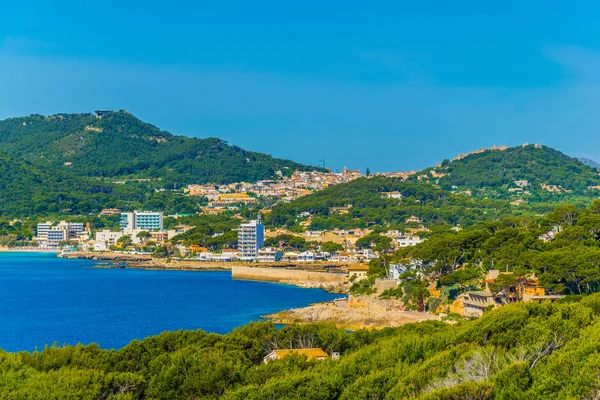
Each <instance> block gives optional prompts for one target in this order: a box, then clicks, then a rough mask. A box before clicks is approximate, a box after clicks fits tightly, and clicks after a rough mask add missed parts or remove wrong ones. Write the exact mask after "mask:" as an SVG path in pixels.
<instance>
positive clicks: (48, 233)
mask: <svg viewBox="0 0 600 400" xmlns="http://www.w3.org/2000/svg"><path fill="white" fill-rule="evenodd" d="M89 234H90V225H89V223H87V224H84V223H82V222H66V221H60V222H58V223H55V222H51V221H48V222H42V223H39V224H38V225H37V235H36V240H37V242H38V243H39V247H40V248H41V249H45V250H59V249H60V248H61V245H62V244H64V242H67V241H72V242H83V241H86V240H88V239H89Z"/></svg>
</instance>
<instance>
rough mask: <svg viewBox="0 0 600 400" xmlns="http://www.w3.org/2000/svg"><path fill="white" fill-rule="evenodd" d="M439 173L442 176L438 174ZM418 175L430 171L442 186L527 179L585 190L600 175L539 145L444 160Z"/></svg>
mask: <svg viewBox="0 0 600 400" xmlns="http://www.w3.org/2000/svg"><path fill="white" fill-rule="evenodd" d="M432 172H433V174H434V175H438V177H435V176H433V175H432ZM439 174H443V176H442V177H439ZM419 175H428V177H429V179H430V180H435V181H437V182H439V184H440V185H441V186H442V187H443V188H451V187H452V186H457V187H463V188H493V189H497V188H502V187H509V186H510V187H515V186H514V182H515V181H523V180H526V181H529V183H530V186H531V187H532V188H533V189H534V190H535V189H539V188H540V186H541V185H542V184H546V185H557V186H560V187H562V188H563V189H566V190H571V191H576V192H579V193H584V192H586V191H587V188H588V186H596V185H600V176H599V175H598V171H597V170H595V169H594V168H591V167H590V166H588V165H585V164H584V163H583V162H581V161H579V160H578V159H576V158H571V157H569V156H567V155H565V154H563V153H561V152H560V151H558V150H554V149H552V148H550V147H546V146H538V145H524V146H517V147H511V148H508V149H506V150H488V151H485V152H483V153H479V154H471V155H469V156H467V157H465V158H462V159H460V160H455V161H452V162H448V161H446V162H443V163H442V164H441V165H440V166H439V167H436V168H429V169H426V170H425V171H423V172H422V173H421V174H419Z"/></svg>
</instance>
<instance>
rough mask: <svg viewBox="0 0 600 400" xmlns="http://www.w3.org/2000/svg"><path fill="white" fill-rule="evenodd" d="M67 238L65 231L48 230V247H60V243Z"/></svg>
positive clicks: (57, 229)
mask: <svg viewBox="0 0 600 400" xmlns="http://www.w3.org/2000/svg"><path fill="white" fill-rule="evenodd" d="M66 236H67V235H66V234H65V231H64V230H62V229H60V228H58V227H53V228H50V229H49V230H48V245H49V246H51V247H58V245H59V243H60V242H62V241H64V240H66V239H67V237H66Z"/></svg>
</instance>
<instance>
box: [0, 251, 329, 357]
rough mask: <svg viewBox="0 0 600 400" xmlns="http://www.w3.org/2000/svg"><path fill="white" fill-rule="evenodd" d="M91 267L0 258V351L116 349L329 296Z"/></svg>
mask: <svg viewBox="0 0 600 400" xmlns="http://www.w3.org/2000/svg"><path fill="white" fill-rule="evenodd" d="M94 265H96V262H95V261H87V260H64V259H59V258H57V257H56V255H54V254H44V253H0V348H1V349H4V350H6V351H20V350H30V351H31V350H34V349H35V348H36V347H37V348H39V349H41V348H43V346H44V345H46V344H50V345H51V344H53V343H54V342H56V343H58V344H60V345H62V344H77V343H84V344H89V343H97V344H99V345H100V346H101V347H103V348H120V347H123V346H124V345H126V344H127V343H129V342H130V341H131V340H133V339H143V338H145V337H147V336H151V335H156V334H159V333H161V332H163V331H173V330H178V329H199V328H200V329H204V330H206V331H209V332H217V333H225V332H228V331H231V330H232V329H233V328H235V327H237V326H240V325H243V324H246V323H248V322H250V321H257V320H260V316H261V315H265V314H269V313H272V312H275V311H279V310H283V309H288V308H295V307H303V306H307V305H309V304H311V303H315V302H320V301H327V300H332V299H333V298H335V297H337V295H334V294H330V293H327V292H325V291H323V290H320V289H302V288H298V287H295V286H289V285H283V284H276V283H265V282H253V281H237V280H232V279H231V273H230V272H187V271H146V270H142V269H107V268H94Z"/></svg>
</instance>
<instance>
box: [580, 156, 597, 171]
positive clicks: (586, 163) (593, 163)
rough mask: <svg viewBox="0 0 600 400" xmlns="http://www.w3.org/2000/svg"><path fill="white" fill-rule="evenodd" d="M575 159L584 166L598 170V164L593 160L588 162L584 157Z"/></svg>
mask: <svg viewBox="0 0 600 400" xmlns="http://www.w3.org/2000/svg"><path fill="white" fill-rule="evenodd" d="M577 159H578V160H579V161H581V162H582V163H584V164H585V165H587V166H589V167H592V168H600V164H598V163H597V162H596V161H594V160H590V159H589V158H585V157H577Z"/></svg>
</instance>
